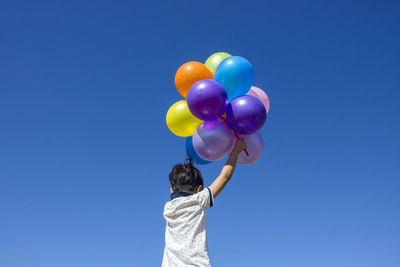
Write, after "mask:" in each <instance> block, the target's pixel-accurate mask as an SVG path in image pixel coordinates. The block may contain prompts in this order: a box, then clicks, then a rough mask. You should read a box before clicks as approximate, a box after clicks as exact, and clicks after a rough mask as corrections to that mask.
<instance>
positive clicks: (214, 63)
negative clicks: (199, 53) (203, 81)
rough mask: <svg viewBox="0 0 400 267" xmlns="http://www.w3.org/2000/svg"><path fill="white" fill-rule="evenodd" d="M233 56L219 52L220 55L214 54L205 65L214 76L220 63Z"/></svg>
mask: <svg viewBox="0 0 400 267" xmlns="http://www.w3.org/2000/svg"><path fill="white" fill-rule="evenodd" d="M231 56H232V55H230V54H228V53H225V52H218V53H215V54H212V55H211V56H210V57H209V58H207V60H206V63H204V65H206V67H207V68H208V69H209V70H210V71H211V72H212V74H213V75H214V73H215V70H216V69H217V67H218V65H219V63H221V61H222V60H224V59H225V58H228V57H231Z"/></svg>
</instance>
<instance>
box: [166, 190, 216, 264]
mask: <svg viewBox="0 0 400 267" xmlns="http://www.w3.org/2000/svg"><path fill="white" fill-rule="evenodd" d="M171 199H172V200H171V201H168V202H167V203H166V204H165V207H164V218H165V220H166V228H165V248H164V257H163V261H162V267H178V266H201V267H203V266H211V265H210V260H209V258H208V242H207V217H206V211H207V209H208V208H210V207H212V206H213V202H214V199H213V196H212V192H211V189H210V188H208V187H207V188H204V189H203V190H202V191H200V192H199V193H197V194H193V195H192V194H190V193H186V192H179V191H178V192H174V193H172V195H171Z"/></svg>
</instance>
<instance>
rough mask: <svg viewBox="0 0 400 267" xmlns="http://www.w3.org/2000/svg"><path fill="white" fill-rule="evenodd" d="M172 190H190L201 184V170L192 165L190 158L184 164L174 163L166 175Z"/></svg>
mask: <svg viewBox="0 0 400 267" xmlns="http://www.w3.org/2000/svg"><path fill="white" fill-rule="evenodd" d="M168 177H169V182H170V183H171V188H172V190H173V191H185V192H192V191H194V190H195V189H196V188H197V187H198V186H199V185H201V186H202V185H203V177H202V175H201V172H200V171H199V170H198V169H197V168H196V167H194V166H193V163H192V159H187V160H186V161H185V163H184V164H176V165H175V166H174V167H172V170H171V172H170V173H169V175H168Z"/></svg>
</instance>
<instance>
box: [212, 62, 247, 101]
mask: <svg viewBox="0 0 400 267" xmlns="http://www.w3.org/2000/svg"><path fill="white" fill-rule="evenodd" d="M214 80H215V81H217V82H218V83H220V84H221V85H222V86H223V87H224V88H225V90H226V93H227V94H228V100H229V101H231V100H232V99H234V98H236V97H238V96H242V95H245V94H246V93H247V92H248V91H249V90H250V88H251V86H252V85H253V83H254V69H253V66H252V65H251V63H250V62H249V61H248V60H247V59H245V58H243V57H239V56H232V57H228V58H226V59H224V60H223V61H222V62H221V63H220V64H219V65H218V67H217V69H216V70H215V74H214Z"/></svg>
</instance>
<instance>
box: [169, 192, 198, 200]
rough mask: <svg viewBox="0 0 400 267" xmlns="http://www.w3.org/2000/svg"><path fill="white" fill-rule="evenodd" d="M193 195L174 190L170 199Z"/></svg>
mask: <svg viewBox="0 0 400 267" xmlns="http://www.w3.org/2000/svg"><path fill="white" fill-rule="evenodd" d="M191 195H193V194H192V193H188V192H183V191H175V192H173V193H172V194H171V200H173V199H175V198H178V197H187V196H191Z"/></svg>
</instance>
